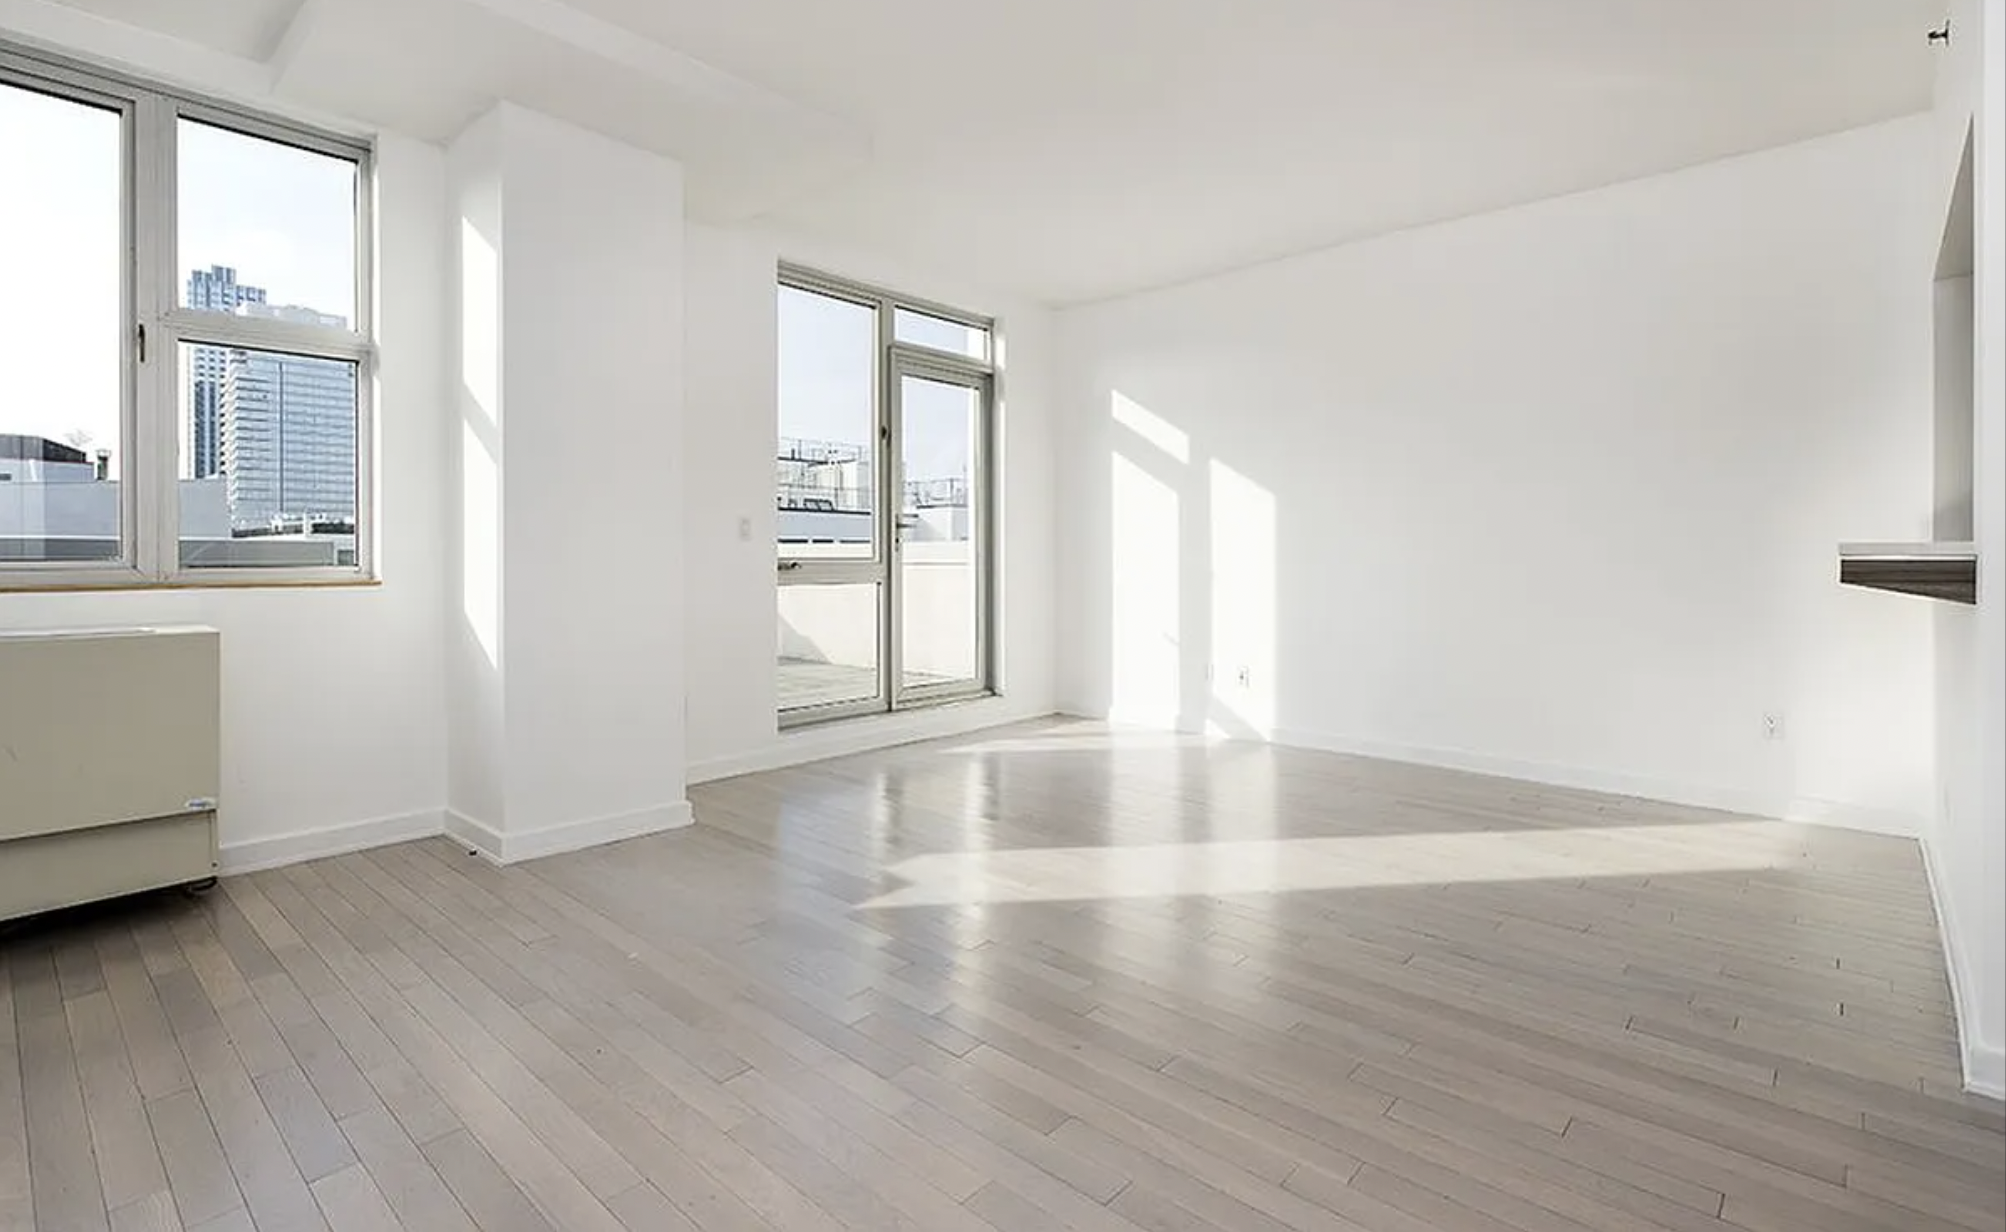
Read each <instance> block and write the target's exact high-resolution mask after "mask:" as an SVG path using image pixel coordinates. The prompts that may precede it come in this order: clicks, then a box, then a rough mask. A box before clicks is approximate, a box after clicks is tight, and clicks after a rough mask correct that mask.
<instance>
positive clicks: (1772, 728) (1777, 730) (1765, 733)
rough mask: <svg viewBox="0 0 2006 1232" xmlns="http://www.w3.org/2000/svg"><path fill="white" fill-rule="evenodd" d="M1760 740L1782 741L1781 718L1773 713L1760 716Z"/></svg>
mask: <svg viewBox="0 0 2006 1232" xmlns="http://www.w3.org/2000/svg"><path fill="white" fill-rule="evenodd" d="M1762 738H1763V739H1764V740H1781V739H1783V716H1782V715H1781V714H1779V713H1776V712H1775V711H1771V712H1770V713H1768V714H1765V715H1763V716H1762Z"/></svg>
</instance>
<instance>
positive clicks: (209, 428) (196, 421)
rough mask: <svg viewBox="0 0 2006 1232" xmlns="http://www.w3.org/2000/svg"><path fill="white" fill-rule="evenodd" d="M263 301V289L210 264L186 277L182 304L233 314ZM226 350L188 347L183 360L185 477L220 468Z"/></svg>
mask: <svg viewBox="0 0 2006 1232" xmlns="http://www.w3.org/2000/svg"><path fill="white" fill-rule="evenodd" d="M264 302H265V289H264V288H263V287H254V286H249V285H247V284H245V283H241V282H238V281H237V271H236V270H234V269H231V268H230V267H229V266H227V265H212V266H210V267H209V268H208V269H206V270H193V271H191V272H190V273H189V275H188V306H189V307H190V308H196V309H200V310H201V311H203V312H229V313H237V312H241V311H242V310H243V309H244V306H245V305H247V304H262V303H264ZM229 363H230V352H229V350H228V349H226V348H224V347H212V346H198V347H193V348H190V354H189V356H188V367H189V373H188V460H189V473H188V477H189V478H190V479H207V478H209V477H210V476H211V475H214V474H216V473H217V472H218V471H220V470H221V469H222V465H223V438H222V428H221V425H222V409H223V376H224V374H225V372H227V371H228V369H229Z"/></svg>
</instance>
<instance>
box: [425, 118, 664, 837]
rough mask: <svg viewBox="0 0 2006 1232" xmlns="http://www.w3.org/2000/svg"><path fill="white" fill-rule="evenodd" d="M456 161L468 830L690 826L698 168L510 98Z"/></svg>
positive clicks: (456, 737) (458, 737)
mask: <svg viewBox="0 0 2006 1232" xmlns="http://www.w3.org/2000/svg"><path fill="white" fill-rule="evenodd" d="M451 161H452V166H453V172H454V196H455V203H456V205H457V207H458V210H457V217H456V218H455V219H454V220H453V227H454V230H455V232H456V233H457V235H458V237H459V239H458V243H457V252H458V259H457V265H456V268H457V271H458V280H457V288H458V290H457V307H456V310H455V316H456V319H457V321H458V327H457V331H456V332H457V337H458V344H459V345H458V348H457V350H458V352H459V358H460V365H459V367H460V371H459V372H458V374H457V376H458V381H457V384H458V388H457V390H456V391H455V396H456V397H457V398H458V401H459V404H460V408H461V416H460V419H461V423H460V424H459V425H458V428H457V440H458V459H457V469H456V470H455V472H454V474H455V478H456V496H457V508H458V510H459V513H458V516H457V518H456V519H455V522H454V536H455V544H454V559H455V562H456V564H457V565H458V568H457V569H456V570H455V571H453V572H451V573H449V574H448V575H447V576H446V581H445V586H444V589H445V591H446V593H447V596H448V601H449V607H450V608H451V609H452V610H451V611H450V613H449V619H450V620H451V622H452V623H454V624H456V625H457V627H449V628H448V630H447V633H448V636H449V637H450V638H451V639H452V643H453V653H452V655H451V658H450V666H449V668H448V672H447V675H448V682H449V689H450V691H451V692H452V694H453V701H452V706H451V711H450V714H451V722H452V725H453V734H452V736H451V744H452V753H453V756H452V764H453V773H452V775H451V778H450V785H449V786H450V790H451V798H450V807H451V811H452V814H453V816H452V817H451V819H450V820H451V823H452V824H453V826H454V829H455V832H456V833H460V834H462V836H463V837H467V838H469V840H470V841H473V842H475V843H477V844H478V845H480V846H482V847H483V848H484V849H486V850H488V851H489V852H490V854H494V855H496V856H498V857H500V858H504V859H516V858H522V857H525V856H529V855H533V854H539V853H542V852H545V851H548V850H553V849H557V848H561V847H569V846H575V845H579V844H580V843H581V842H588V841H595V842H596V841H604V840H605V839H607V838H610V837H615V836H618V835H622V834H631V833H639V832H644V831H647V830H653V829H661V828H663V827H664V826H667V825H674V824H681V823H683V822H685V821H687V819H688V807H687V805H686V804H685V803H684V801H683V688H682V650H683V644H682V606H683V590H684V586H685V576H684V572H683V565H682V511H683V503H682V473H683V463H682V403H683V379H684V371H683V363H682V339H683V319H682V318H683V271H682V250H683V220H682V171H681V168H680V167H678V166H677V165H676V164H675V163H674V162H672V161H670V160H668V159H664V158H661V157H658V156H656V155H653V154H649V153H646V152H644V151H641V150H637V149H634V148H632V147H629V146H625V145H622V144H620V143H618V142H615V141H612V140H610V139H608V138H605V137H602V136H599V135H598V134H595V133H591V132H587V131H586V130H583V129H580V128H576V127H574V126H571V125H568V124H564V123H562V122H560V121H557V120H553V119H551V118H549V117H547V116H543V115H539V114H537V113H535V112H532V111H528V110H525V109H523V108H520V107H514V106H510V105H507V104H503V105H501V106H498V107H497V108H496V109H495V110H494V111H493V112H492V113H490V114H489V115H488V116H487V117H485V118H483V119H482V120H480V121H478V122H476V124H474V125H473V126H472V127H471V128H470V129H469V130H468V132H467V133H466V134H464V135H463V136H462V138H461V139H460V140H459V141H458V142H456V143H455V146H454V150H453V155H452V159H451Z"/></svg>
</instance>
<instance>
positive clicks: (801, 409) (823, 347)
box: [780, 287, 972, 480]
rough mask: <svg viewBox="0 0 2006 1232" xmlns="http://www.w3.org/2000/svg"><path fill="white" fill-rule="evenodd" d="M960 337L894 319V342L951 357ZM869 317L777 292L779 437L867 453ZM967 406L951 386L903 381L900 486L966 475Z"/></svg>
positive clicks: (872, 326) (872, 323) (954, 329)
mask: <svg viewBox="0 0 2006 1232" xmlns="http://www.w3.org/2000/svg"><path fill="white" fill-rule="evenodd" d="M964 332H965V331H963V330H962V329H961V327H959V326H955V325H951V324H948V323H946V322H932V321H931V319H930V318H914V317H910V316H902V320H901V324H900V329H899V334H900V337H901V339H902V340H904V341H907V342H915V343H921V344H925V345H930V346H937V347H940V348H942V349H944V350H950V351H953V350H959V349H960V346H961V342H962V336H963V334H964ZM877 349H878V340H877V320H876V314H875V312H874V311H873V310H872V309H870V308H866V307H863V306H861V305H858V304H852V303H848V302H846V301H843V300H838V299H832V298H830V297H828V296H826V295H816V294H814V293H813V292H809V291H801V290H797V289H795V288H792V287H782V288H781V289H780V435H782V436H786V437H798V438H800V439H802V440H811V441H834V442H838V443H841V444H846V445H856V446H860V447H864V448H868V447H869V445H870V442H871V397H872V382H873V379H874V377H873V363H874V361H875V357H876V355H877ZM969 403H970V400H969V397H968V395H967V393H966V392H965V391H964V390H962V389H960V388H958V387H954V386H947V385H941V384H937V383H935V382H931V381H915V380H910V379H909V380H908V381H907V382H906V386H905V401H904V406H903V408H902V409H903V411H904V416H905V463H906V476H905V477H906V478H907V479H911V480H921V479H953V478H966V477H967V475H968V467H969V455H968V444H969V434H970V431H971V427H972V425H971V424H970V423H969V410H970V405H969Z"/></svg>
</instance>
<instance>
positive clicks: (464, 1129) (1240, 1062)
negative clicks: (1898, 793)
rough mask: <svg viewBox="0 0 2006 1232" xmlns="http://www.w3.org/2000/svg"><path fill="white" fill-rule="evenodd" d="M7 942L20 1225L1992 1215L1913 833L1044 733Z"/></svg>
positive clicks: (1995, 1123) (1938, 1221)
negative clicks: (671, 826)
mask: <svg viewBox="0 0 2006 1232" xmlns="http://www.w3.org/2000/svg"><path fill="white" fill-rule="evenodd" d="M691 798H692V801H693V803H694V805H695V808H696V813H697V817H698V821H699V824H698V825H697V826H695V827H693V828H690V829H688V830H684V831H680V832H677V833H673V834H666V835H660V836H656V837H652V838H646V839H638V840H634V841H631V842H626V843H621V844H617V845H615V846H612V847H607V848H601V849H598V850H594V851H587V852H581V853H577V854H574V855H569V856H562V857H557V858H553V859H549V860H543V861H538V862H535V863H531V864H527V865H521V866H517V867H514V868H509V869H500V868H495V867H493V866H491V865H488V864H486V863H483V862H482V861H480V860H478V859H475V858H473V857H471V856H469V854H468V853H467V852H465V851H464V850H461V849H459V848H457V847H455V846H453V845H452V844H450V843H448V842H446V841H445V840H428V841H424V842H418V843H411V844H406V845H403V846H400V847H392V848H385V849H381V850H378V851H373V852H367V853H361V854H357V855H350V856H342V857H338V858H335V859H331V860H324V861H318V862H315V863H311V864H306V865H300V866H296V867H293V868H288V869H283V870H278V871H275V872H268V873H259V874H254V875H251V876H246V877H237V878H230V879H226V880H225V882H224V883H223V885H222V886H221V888H220V889H219V890H218V891H216V892H214V893H212V894H211V895H209V896H207V897H206V898H201V899H188V898H185V897H181V896H178V895H167V896H156V897H152V898H146V899H136V900H131V901H128V902H125V903H121V904H115V905H108V906H104V907H100V908H94V909H89V910H85V911H79V912H72V913H68V914H65V915H61V916H56V917H49V918H46V919H43V920H39V921H32V922H28V923H26V924H23V925H19V926H16V927H14V928H12V929H10V930H8V931H6V932H5V933H0V1232H14V1230H26V1229H35V1230H38V1232H69V1230H71V1229H101V1228H113V1229H126V1228H131V1229H141V1228H147V1229H189V1230H194V1229H225V1228H229V1229H258V1230H262V1232H276V1230H278V1229H333V1230H335V1232H340V1230H343V1229H393V1228H405V1229H412V1230H414V1232H431V1230H433V1229H439V1230H442V1232H451V1230H452V1229H471V1228H480V1229H534V1230H547V1229H565V1230H569V1229H605V1230H607V1232H616V1230H619V1229H626V1230H628V1232H642V1230H648V1232H657V1230H659V1232H677V1230H687V1229H702V1230H704V1232H796V1230H800V1232H886V1230H893V1229H914V1230H916V1232H1031V1230H1046V1229H1049V1230H1052V1232H1059V1230H1066V1232H1139V1230H1145V1229H1163V1230H1166V1232H1170V1230H1178V1232H1182V1230H1193V1229H1197V1230H1204V1229H1212V1230H1223V1232H1346V1230H1349V1232H1358V1230H1360V1229H1364V1230H1368V1232H1421V1230H1423V1229H1434V1230H1439V1232H1583V1230H1596V1232H1601V1230H1604V1229H1609V1230H1617V1232H1713V1230H1719V1232H1737V1230H1740V1232H1837V1230H1850V1229H1887V1230H1891V1232H1936V1230H1955V1232H1999V1230H2000V1229H2006V1116H2002V1112H2001V1109H2000V1107H1999V1105H1997V1104H1995V1103H1991V1102H1989V1101H1986V1100H1982V1099H1977V1098H1974V1097H1969V1096H1965V1095H1962V1094H1961V1093H1958V1080H1959V1074H1958V1051H1957V1037H1956V1030H1955V1024H1954V1022H1953V1020H1952V1017H1951V1010H1950V1005H1949V989H1948V986H1947V983H1946V980H1945V976H1944V971H1943V963H1942V956H1941V954H1940V952H1939V950H1938V948H1937V947H1938V941H1937V929H1936V923H1935V919H1934V916H1933V914H1932V910H1931V906H1930V902H1929V897H1928V893H1927V889H1926V886H1925V883H1924V879H1923V871H1922V867H1921V863H1920V858H1919V854H1918V852H1917V849H1916V847H1915V845H1914V844H1913V843H1909V842H1904V841H1901V840H1897V839H1890V838H1881V837H1876V836H1870V835H1864V834H1858V833H1851V832H1847V831H1840V830H1826V829H1818V828H1814V827H1806V826H1799V825H1789V824H1785V823H1780V822H1772V821H1764V820H1761V819H1757V818H1747V817H1736V816H1731V815H1727V814H1720V813H1711V812H1705V811H1701V810H1694V809H1686V808H1679V807H1675V806H1671V805H1666V804H1659V803H1653V802H1650V801H1643V800H1631V799H1619V798H1613V797H1608V796H1600V795H1595V794H1592V793H1588V792H1580V791H1569V790H1562V789H1557V788H1547V787H1540V786H1534V785H1530V784H1525V783H1516V782H1509V781H1504V780H1498V779H1488V778H1482V777H1477V776H1470V775H1462V774H1454V773H1448V772H1443V771H1436V770H1429V769H1423V768H1419V767H1413V766H1403V765H1395V764H1391V763H1383V762H1372V761H1366V760H1361V759H1356V758H1347V757H1339V756H1334V755H1329V754H1321V753H1310V752H1300V751H1292V750H1287V749H1276V748H1270V747H1266V746H1260V745H1252V744H1239V743H1207V742H1204V741H1198V740H1191V739H1180V738H1173V737H1164V736H1142V735H1123V734H1118V733H1111V732H1109V731H1108V730H1106V729H1104V728H1102V727H1099V726H1096V725H1092V724H1084V723H1061V722H1050V723H1041V724H1032V725H1025V726H1021V727H1015V728H1007V729H1000V730H997V731H992V732H987V733H983V734H981V735H978V736H976V737H972V738H968V739H963V740H958V741H948V742H937V743H932V744H922V745H914V746H911V747H907V748H902V749H897V750H891V751H887V752H882V753H876V754H868V755H864V756H859V757H852V758H846V759H841V760H837V761H831V762H824V763H820V764H817V765H812V766H804V767H800V768H796V769H791V770H785V771H779V772H774V773H769V774H761V775H753V776H749V777H745V778H741V779H736V780H731V781H727V782H721V783H715V784H709V785H705V786H701V787H698V788H695V789H693V790H692V792H691Z"/></svg>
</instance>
